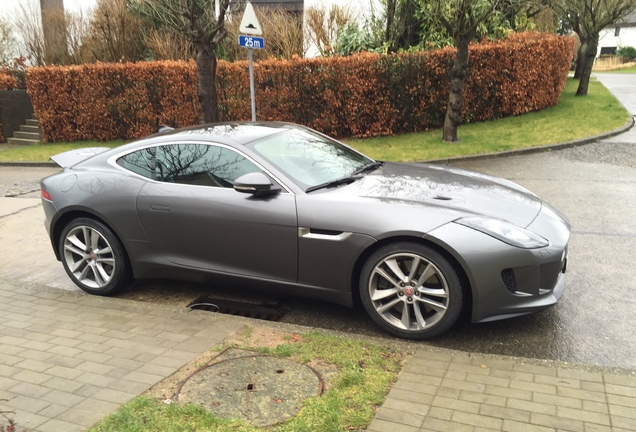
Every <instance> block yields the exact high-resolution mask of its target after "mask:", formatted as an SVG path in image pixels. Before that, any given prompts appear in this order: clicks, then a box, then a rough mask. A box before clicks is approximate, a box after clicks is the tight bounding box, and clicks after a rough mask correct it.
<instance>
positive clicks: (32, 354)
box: [18, 341, 53, 363]
mask: <svg viewBox="0 0 636 432" xmlns="http://www.w3.org/2000/svg"><path fill="white" fill-rule="evenodd" d="M36 344H42V342H36V341H30V342H29V343H27V344H24V345H23V347H24V348H27V349H25V350H24V351H22V352H21V353H20V354H18V357H22V358H25V359H28V360H37V361H41V362H45V363H46V362H48V359H50V358H51V357H53V354H52V353H50V352H45V351H43V350H41V351H38V349H39V348H33V345H36ZM47 345H49V346H50V344H47Z"/></svg>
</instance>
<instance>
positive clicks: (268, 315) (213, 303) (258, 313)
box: [188, 297, 285, 321]
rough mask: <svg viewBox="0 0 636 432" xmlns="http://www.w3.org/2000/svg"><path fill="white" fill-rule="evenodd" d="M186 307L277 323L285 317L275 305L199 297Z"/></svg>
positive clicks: (282, 310)
mask: <svg viewBox="0 0 636 432" xmlns="http://www.w3.org/2000/svg"><path fill="white" fill-rule="evenodd" d="M188 307H189V308H190V309H196V310H204V311H210V312H217V313H222V314H227V315H236V316H242V317H246V318H256V319H261V320H265V321H278V320H280V319H281V318H282V317H283V315H285V310H284V309H281V308H279V307H277V306H276V305H273V306H270V305H267V304H265V305H258V304H251V303H244V302H237V301H232V300H225V299H214V298H210V297H199V298H198V299H196V300H194V301H193V302H192V303H190V304H189V305H188Z"/></svg>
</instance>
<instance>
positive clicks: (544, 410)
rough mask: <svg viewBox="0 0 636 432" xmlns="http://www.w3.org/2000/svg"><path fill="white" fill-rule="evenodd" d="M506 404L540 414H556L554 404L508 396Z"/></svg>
mask: <svg viewBox="0 0 636 432" xmlns="http://www.w3.org/2000/svg"><path fill="white" fill-rule="evenodd" d="M507 406H508V407H509V408H515V409H520V410H525V411H529V412H535V413H541V414H547V415H556V407H555V406H554V405H549V404H543V403H538V402H531V401H527V400H521V399H514V398H510V399H508V403H507ZM512 420H514V419H512Z"/></svg>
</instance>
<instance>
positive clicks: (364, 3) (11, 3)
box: [0, 0, 378, 19]
mask: <svg viewBox="0 0 636 432" xmlns="http://www.w3.org/2000/svg"><path fill="white" fill-rule="evenodd" d="M371 1H373V2H374V3H376V4H377V3H378V1H377V0H305V8H307V7H310V6H315V5H320V4H324V5H331V4H334V3H335V4H339V5H343V6H345V5H349V6H351V8H353V9H355V10H356V11H358V12H364V11H366V10H369V8H370V6H369V4H370V2H371ZM29 2H31V3H33V4H35V5H37V7H38V8H39V7H40V1H39V0H0V16H2V18H4V19H7V18H12V17H13V14H14V12H15V11H17V10H18V9H19V7H20V4H21V3H29ZM95 3H97V0H64V8H65V9H66V10H79V9H84V10H88V9H90V8H92V7H93V6H95Z"/></svg>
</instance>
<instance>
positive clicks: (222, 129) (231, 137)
mask: <svg viewBox="0 0 636 432" xmlns="http://www.w3.org/2000/svg"><path fill="white" fill-rule="evenodd" d="M299 128H301V127H300V126H298V125H295V124H293V123H284V122H231V123H210V124H204V125H194V126H189V127H186V128H181V129H175V130H171V131H168V132H163V133H158V134H154V135H151V136H150V137H148V139H154V138H159V137H166V138H168V137H169V138H168V139H167V141H170V140H175V139H177V140H181V139H187V138H197V139H199V140H212V141H215V142H218V143H222V144H239V145H244V144H247V143H250V142H252V141H255V140H258V139H261V138H265V137H267V136H269V135H273V134H276V133H279V132H282V131H283V130H289V129H299ZM161 141H164V140H163V139H162V140H161Z"/></svg>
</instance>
